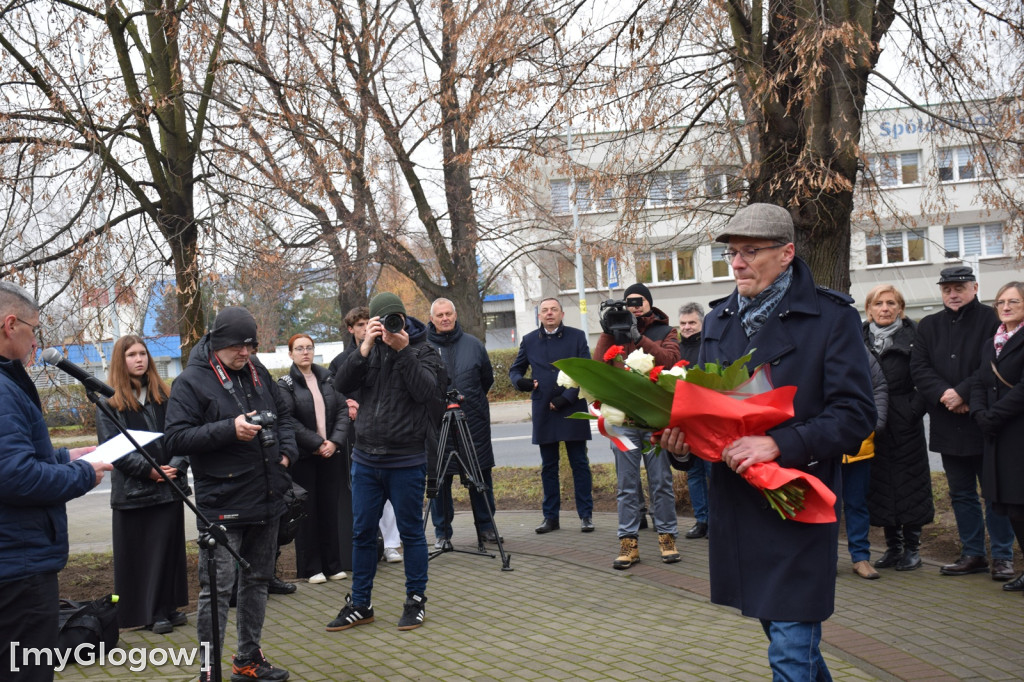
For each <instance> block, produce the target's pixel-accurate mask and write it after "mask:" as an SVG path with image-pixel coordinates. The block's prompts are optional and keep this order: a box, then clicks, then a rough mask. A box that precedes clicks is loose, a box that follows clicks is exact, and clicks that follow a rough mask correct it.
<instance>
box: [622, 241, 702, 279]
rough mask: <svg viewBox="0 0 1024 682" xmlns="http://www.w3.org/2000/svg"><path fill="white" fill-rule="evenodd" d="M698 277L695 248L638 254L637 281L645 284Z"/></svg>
mask: <svg viewBox="0 0 1024 682" xmlns="http://www.w3.org/2000/svg"><path fill="white" fill-rule="evenodd" d="M695 279H696V270H695V268H694V265H693V249H676V250H675V251H655V252H653V253H638V254H636V281H638V282H642V283H643V284H658V283H664V282H686V281H693V280H695Z"/></svg>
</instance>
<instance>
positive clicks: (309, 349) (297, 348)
mask: <svg viewBox="0 0 1024 682" xmlns="http://www.w3.org/2000/svg"><path fill="white" fill-rule="evenodd" d="M292 350H293V351H295V352H296V353H312V352H313V346H295V347H294V348H292Z"/></svg>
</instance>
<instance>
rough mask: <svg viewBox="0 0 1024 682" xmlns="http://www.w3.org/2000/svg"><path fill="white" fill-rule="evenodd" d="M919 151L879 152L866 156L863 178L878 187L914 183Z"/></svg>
mask: <svg viewBox="0 0 1024 682" xmlns="http://www.w3.org/2000/svg"><path fill="white" fill-rule="evenodd" d="M919 159H920V155H919V152H916V151H915V152H901V153H899V154H879V155H877V156H870V157H868V166H867V168H866V169H865V170H866V171H867V172H866V173H865V176H864V177H865V180H866V181H867V183H868V184H873V185H877V186H879V187H899V186H900V185H914V184H917V182H918V181H919V178H920V176H919V175H918V168H919Z"/></svg>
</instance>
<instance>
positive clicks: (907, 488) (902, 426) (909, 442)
mask: <svg viewBox="0 0 1024 682" xmlns="http://www.w3.org/2000/svg"><path fill="white" fill-rule="evenodd" d="M905 306H906V303H905V302H904V299H903V295H902V294H901V293H900V292H899V290H898V289H896V287H894V286H893V285H891V284H879V285H878V286H876V287H875V288H874V289H872V290H871V291H869V292H868V296H867V300H866V301H865V303H864V309H865V312H866V313H867V316H868V321H867V322H865V323H864V343H865V344H866V345H867V347H868V350H870V351H871V352H872V353H873V354H874V355H875V357H876V358H878V362H879V364H880V365H881V366H882V371H883V372H884V373H885V379H886V381H887V382H888V384H889V413H888V418H887V419H886V425H885V428H883V429H882V430H880V431H879V432H878V433H876V434H875V457H874V459H873V460H872V462H871V484H870V486H869V488H868V510H869V511H870V513H871V525H872V526H882V528H883V529H884V531H885V544H886V551H885V554H883V555H882V557H881V558H880V559H878V560H877V561H876V562H875V568H892V567H895V568H896V570H897V571H912V570H914V569H916V568H919V567H920V566H921V557H920V555H919V554H918V550H919V549H920V547H921V528H922V526H924V525H925V524H928V523H931V522H932V520H933V519H934V516H935V505H934V503H933V502H932V477H931V469H930V467H929V465H928V445H927V441H926V440H925V437H924V421H923V419H924V414H925V401H924V397H923V396H922V395H921V394H920V393H918V392H917V390H916V389H915V387H914V382H913V380H912V379H911V378H910V355H911V352H912V351H913V347H914V337H915V336H916V332H917V330H916V325H915V324H914V323H913V322H912V321H911V320H909V319H907V317H906V316H905V314H904V308H905Z"/></svg>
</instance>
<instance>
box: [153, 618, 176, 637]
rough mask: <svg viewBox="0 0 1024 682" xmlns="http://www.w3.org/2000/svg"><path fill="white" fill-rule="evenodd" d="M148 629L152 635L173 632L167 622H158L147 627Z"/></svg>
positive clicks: (171, 626)
mask: <svg viewBox="0 0 1024 682" xmlns="http://www.w3.org/2000/svg"><path fill="white" fill-rule="evenodd" d="M149 629H150V630H152V631H153V634H154V635H166V634H169V633H171V632H174V626H173V625H171V621H169V620H158V621H157V622H155V623H153V624H152V625H150V626H149Z"/></svg>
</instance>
